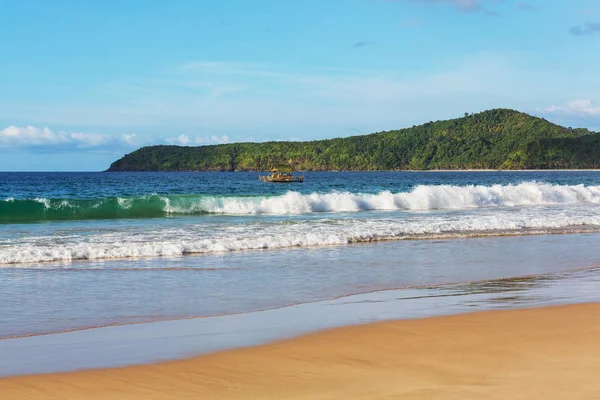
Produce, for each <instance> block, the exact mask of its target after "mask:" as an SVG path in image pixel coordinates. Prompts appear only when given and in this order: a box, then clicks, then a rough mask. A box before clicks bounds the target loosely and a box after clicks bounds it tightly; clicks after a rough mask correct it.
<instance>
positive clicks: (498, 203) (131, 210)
mask: <svg viewBox="0 0 600 400" xmlns="http://www.w3.org/2000/svg"><path fill="white" fill-rule="evenodd" d="M551 204H600V186H585V185H575V186H567V185H562V186H561V185H552V184H545V183H537V182H524V183H520V184H518V185H493V186H475V185H472V186H453V185H436V186H430V185H420V186H416V187H415V188H413V189H412V190H411V191H410V192H400V193H392V192H391V191H382V192H380V193H376V194H369V193H350V192H337V191H332V192H329V193H311V194H302V193H299V192H295V191H289V192H287V193H285V194H283V195H279V196H246V197H243V196H206V195H170V196H163V195H156V194H153V195H148V196H137V197H107V198H100V199H45V198H38V199H13V198H7V199H5V200H3V201H0V222H4V223H12V222H30V221H45V220H48V221H51V220H78V219H108V218H153V217H161V216H168V215H172V214H206V213H215V214H237V215H243V214H276V215H277V214H279V215H282V214H307V213H320V212H357V211H368V210H436V209H466V208H481V207H511V206H526V205H551Z"/></svg>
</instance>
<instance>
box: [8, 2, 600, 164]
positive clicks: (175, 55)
mask: <svg viewBox="0 0 600 400" xmlns="http://www.w3.org/2000/svg"><path fill="white" fill-rule="evenodd" d="M0 15H1V16H2V22H1V23H0V55H1V56H0V171H99V170H104V169H106V168H108V166H109V165H110V163H111V162H112V161H114V160H116V159H118V158H120V157H122V156H123V155H124V154H126V153H129V152H131V151H134V150H135V149H137V148H139V147H141V146H147V145H154V144H178V145H188V146H193V145H204V144H217V143H227V142H237V141H269V140H313V139H322V138H332V137H344V136H351V135H357V134H366V133H372V132H378V131H384V130H392V129H400V128H405V127H410V126H413V125H419V124H422V123H425V122H428V121H432V120H439V119H447V118H456V117H459V116H462V115H463V114H464V113H465V112H469V113H473V112H479V111H483V110H486V109H491V108H496V107H503V108H511V109H517V110H519V111H523V112H527V113H530V114H533V115H536V116H540V117H544V118H546V119H548V120H550V121H553V122H555V123H559V124H561V125H565V126H572V127H586V128H589V129H592V130H597V131H600V74H599V73H598V65H600V0H523V1H519V0H302V1H287V0H285V1H282V0H211V1H209V0H195V1H192V0H173V1H164V0H103V1H80V0H53V1H47V0H0Z"/></svg>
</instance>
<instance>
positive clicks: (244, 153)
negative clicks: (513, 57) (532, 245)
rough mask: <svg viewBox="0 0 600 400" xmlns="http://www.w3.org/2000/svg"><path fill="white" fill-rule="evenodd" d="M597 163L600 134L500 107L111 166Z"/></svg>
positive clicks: (135, 155)
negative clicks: (342, 134) (402, 125)
mask: <svg viewBox="0 0 600 400" xmlns="http://www.w3.org/2000/svg"><path fill="white" fill-rule="evenodd" d="M290 160H292V162H293V164H294V166H295V168H296V169H298V170H306V171H328V170H349V171H369V170H398V169H411V170H421V169H423V170H432V169H548V168H599V167H600V134H598V133H595V132H591V131H589V130H587V129H572V128H564V127H561V126H559V125H556V124H553V123H550V122H548V121H546V120H545V119H542V118H537V117H533V116H531V115H528V114H524V113H521V112H518V111H514V110H508V109H495V110H489V111H484V112H481V113H478V114H472V115H468V114H465V116H464V117H462V118H456V119H451V120H447V121H437V122H428V123H426V124H423V125H419V126H413V127H412V128H406V129H400V130H395V131H388V132H378V133H373V134H370V135H363V136H352V137H347V138H337V139H330V140H316V141H311V142H265V143H231V144H222V145H213V146H197V147H185V146H149V147H143V148H141V149H139V150H136V151H134V152H132V153H130V154H127V155H126V156H124V157H123V158H121V159H120V160H118V161H115V162H114V163H113V164H112V165H111V166H110V168H109V169H108V171H235V170H256V169H257V168H258V169H261V170H265V169H267V168H269V166H271V165H274V164H282V163H289V161H290Z"/></svg>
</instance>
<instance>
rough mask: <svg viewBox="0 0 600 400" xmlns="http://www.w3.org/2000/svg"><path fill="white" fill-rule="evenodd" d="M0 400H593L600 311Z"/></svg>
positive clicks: (189, 365) (523, 316) (540, 314)
mask: <svg viewBox="0 0 600 400" xmlns="http://www.w3.org/2000/svg"><path fill="white" fill-rule="evenodd" d="M34 356H35V355H32V357H34ZM0 398H1V399H11V400H19V399H61V400H63V399H278V400H282V399H461V400H464V399H528V400H532V399H570V400H573V399H598V398H600V303H596V304H581V305H572V306H562V307H550V308H540V309H525V310H512V311H492V312H483V313H474V314H464V315H457V316H450V317H436V318H429V319H421V320H408V321H393V322H383V323H375V324H370V325H362V326H353V327H346V328H338V329H332V330H329V331H324V332H319V333H316V334H311V335H307V336H302V337H299V338H295V339H291V340H286V341H282V342H277V343H273V344H269V345H265V346H258V347H252V348H244V349H236V350H230V351H225V352H219V353H215V354H211V355H206V356H200V357H196V358H191V359H187V360H179V361H171V362H166V363H161V364H156V365H143V366H133V367H125V368H115V369H105V370H90V371H81V372H71V373H59V374H48V375H38V376H21V377H11V378H5V379H0Z"/></svg>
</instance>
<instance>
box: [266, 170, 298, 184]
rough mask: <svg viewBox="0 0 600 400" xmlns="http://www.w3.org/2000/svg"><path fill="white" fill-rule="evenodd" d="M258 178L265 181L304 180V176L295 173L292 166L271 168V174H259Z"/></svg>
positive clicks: (285, 181)
mask: <svg viewBox="0 0 600 400" xmlns="http://www.w3.org/2000/svg"><path fill="white" fill-rule="evenodd" d="M258 178H259V179H260V180H261V181H263V182H273V183H293V182H304V176H303V175H294V173H293V171H292V169H291V168H271V171H270V173H269V175H259V176H258Z"/></svg>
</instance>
